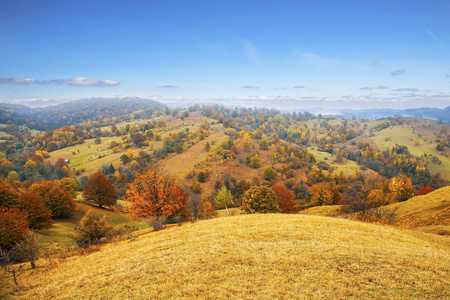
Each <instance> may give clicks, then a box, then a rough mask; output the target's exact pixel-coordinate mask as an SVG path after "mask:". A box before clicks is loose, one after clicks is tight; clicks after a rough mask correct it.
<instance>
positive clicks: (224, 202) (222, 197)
mask: <svg viewBox="0 0 450 300" xmlns="http://www.w3.org/2000/svg"><path fill="white" fill-rule="evenodd" d="M214 205H215V206H216V208H218V209H222V208H225V209H226V211H227V215H230V212H229V211H228V206H230V205H233V196H232V195H231V192H230V190H229V189H227V187H226V186H225V185H222V187H221V188H220V190H219V191H218V192H217V194H216V195H215V196H214Z"/></svg>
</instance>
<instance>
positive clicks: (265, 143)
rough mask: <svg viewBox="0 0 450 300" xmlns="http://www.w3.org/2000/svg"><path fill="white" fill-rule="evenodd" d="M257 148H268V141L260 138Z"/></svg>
mask: <svg viewBox="0 0 450 300" xmlns="http://www.w3.org/2000/svg"><path fill="white" fill-rule="evenodd" d="M259 149H261V150H267V149H269V143H268V142H267V141H266V140H262V141H260V142H259Z"/></svg>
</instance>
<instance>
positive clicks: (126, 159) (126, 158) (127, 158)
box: [120, 154, 131, 165]
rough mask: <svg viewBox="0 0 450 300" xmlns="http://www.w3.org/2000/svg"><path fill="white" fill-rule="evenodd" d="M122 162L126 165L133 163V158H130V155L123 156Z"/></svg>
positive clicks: (121, 157)
mask: <svg viewBox="0 0 450 300" xmlns="http://www.w3.org/2000/svg"><path fill="white" fill-rule="evenodd" d="M120 161H121V162H122V163H123V164H124V165H126V164H127V163H129V162H130V161H131V158H129V157H128V155H126V154H122V156H120Z"/></svg>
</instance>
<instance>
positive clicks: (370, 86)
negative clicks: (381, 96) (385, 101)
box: [361, 85, 387, 90]
mask: <svg viewBox="0 0 450 300" xmlns="http://www.w3.org/2000/svg"><path fill="white" fill-rule="evenodd" d="M384 89H387V86H384V85H368V86H365V87H362V88H361V90H384Z"/></svg>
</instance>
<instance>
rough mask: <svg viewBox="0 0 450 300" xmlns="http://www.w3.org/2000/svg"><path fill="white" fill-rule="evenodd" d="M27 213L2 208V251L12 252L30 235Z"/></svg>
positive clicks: (0, 224)
mask: <svg viewBox="0 0 450 300" xmlns="http://www.w3.org/2000/svg"><path fill="white" fill-rule="evenodd" d="M28 227H29V223H28V221H27V215H26V213H24V212H22V211H20V210H19V209H17V208H5V207H3V208H0V249H6V250H10V249H12V248H13V247H14V245H15V244H16V243H17V242H19V241H21V240H23V239H24V238H25V236H26V235H27V234H28Z"/></svg>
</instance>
